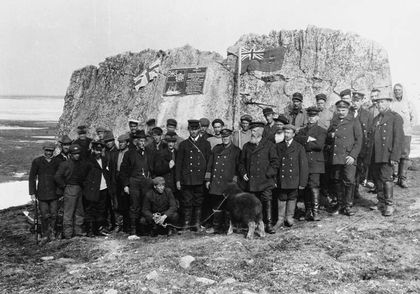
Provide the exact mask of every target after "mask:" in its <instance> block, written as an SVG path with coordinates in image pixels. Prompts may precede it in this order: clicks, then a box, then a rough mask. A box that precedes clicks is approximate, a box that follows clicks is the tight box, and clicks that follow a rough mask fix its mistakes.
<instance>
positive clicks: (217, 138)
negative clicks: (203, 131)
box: [207, 118, 225, 150]
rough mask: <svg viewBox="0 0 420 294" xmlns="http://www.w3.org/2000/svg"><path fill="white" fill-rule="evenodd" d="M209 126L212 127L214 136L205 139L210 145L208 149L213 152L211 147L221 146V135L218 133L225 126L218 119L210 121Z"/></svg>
mask: <svg viewBox="0 0 420 294" xmlns="http://www.w3.org/2000/svg"><path fill="white" fill-rule="evenodd" d="M211 126H212V127H213V133H214V135H213V136H211V137H210V138H208V139H207V141H209V143H210V148H211V149H212V150H213V147H214V146H216V145H218V144H222V135H221V134H220V132H221V131H222V129H223V128H224V126H225V123H224V122H223V120H221V119H220V118H216V119H215V120H213V121H212V123H211Z"/></svg>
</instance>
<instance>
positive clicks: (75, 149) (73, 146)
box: [69, 144, 82, 154]
mask: <svg viewBox="0 0 420 294" xmlns="http://www.w3.org/2000/svg"><path fill="white" fill-rule="evenodd" d="M69 152H70V153H71V154H78V153H80V152H82V148H80V145H79V144H71V145H70V148H69Z"/></svg>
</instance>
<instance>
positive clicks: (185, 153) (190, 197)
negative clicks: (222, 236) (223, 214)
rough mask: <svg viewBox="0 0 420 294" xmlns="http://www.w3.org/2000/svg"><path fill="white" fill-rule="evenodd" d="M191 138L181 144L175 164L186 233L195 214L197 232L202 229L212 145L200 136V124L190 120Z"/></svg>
mask: <svg viewBox="0 0 420 294" xmlns="http://www.w3.org/2000/svg"><path fill="white" fill-rule="evenodd" d="M188 131H189V132H190V137H189V138H188V139H186V140H184V141H182V142H181V144H179V148H178V153H177V157H176V162H175V178H176V188H177V189H178V190H179V191H181V192H182V197H181V207H182V210H183V214H184V231H185V230H186V229H187V228H188V227H189V226H190V221H191V215H192V214H193V212H194V221H193V223H194V227H195V230H197V231H199V230H200V229H201V226H200V221H201V208H202V207H201V206H202V204H203V201H204V189H203V186H204V176H205V173H206V167H207V162H208V160H209V157H210V153H211V148H210V143H209V142H208V141H207V140H205V139H204V137H203V136H200V135H199V134H200V122H199V121H198V120H194V119H191V120H188Z"/></svg>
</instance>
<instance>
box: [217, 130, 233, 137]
mask: <svg viewBox="0 0 420 294" xmlns="http://www.w3.org/2000/svg"><path fill="white" fill-rule="evenodd" d="M232 133H233V131H232V130H230V129H223V130H221V132H220V135H222V137H229V136H230V135H232Z"/></svg>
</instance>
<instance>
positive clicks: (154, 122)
mask: <svg viewBox="0 0 420 294" xmlns="http://www.w3.org/2000/svg"><path fill="white" fill-rule="evenodd" d="M154 125H156V120H155V119H154V118H151V119H149V120H147V121H146V126H149V127H150V126H154Z"/></svg>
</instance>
